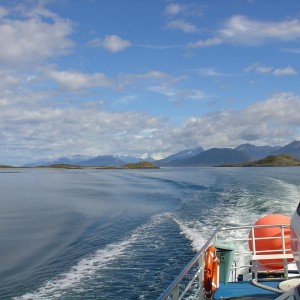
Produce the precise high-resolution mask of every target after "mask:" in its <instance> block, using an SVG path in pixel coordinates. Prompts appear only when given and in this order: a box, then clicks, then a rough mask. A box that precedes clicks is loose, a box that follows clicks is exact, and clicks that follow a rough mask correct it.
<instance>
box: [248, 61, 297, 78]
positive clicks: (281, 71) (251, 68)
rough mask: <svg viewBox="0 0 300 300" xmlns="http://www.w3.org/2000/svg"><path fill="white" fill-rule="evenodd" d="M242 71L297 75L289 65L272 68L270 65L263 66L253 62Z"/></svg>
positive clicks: (274, 74)
mask: <svg viewBox="0 0 300 300" xmlns="http://www.w3.org/2000/svg"><path fill="white" fill-rule="evenodd" d="M244 72H256V73H260V74H271V75H273V76H289V75H297V71H296V70H295V69H294V68H293V67H291V66H288V67H284V68H274V67H270V66H264V65H261V64H258V63H256V64H253V65H250V66H248V67H246V68H245V69H244Z"/></svg>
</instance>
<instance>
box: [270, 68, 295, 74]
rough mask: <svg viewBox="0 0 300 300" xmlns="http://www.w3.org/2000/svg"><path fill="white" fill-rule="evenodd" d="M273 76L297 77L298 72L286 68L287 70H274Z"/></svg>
mask: <svg viewBox="0 0 300 300" xmlns="http://www.w3.org/2000/svg"><path fill="white" fill-rule="evenodd" d="M273 75H275V76H286V75H297V71H296V70H295V69H294V68H292V67H286V68H282V69H276V70H274V72H273Z"/></svg>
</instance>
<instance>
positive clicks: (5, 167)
mask: <svg viewBox="0 0 300 300" xmlns="http://www.w3.org/2000/svg"><path fill="white" fill-rule="evenodd" d="M0 168H1V169H7V168H14V167H13V166H8V165H0Z"/></svg>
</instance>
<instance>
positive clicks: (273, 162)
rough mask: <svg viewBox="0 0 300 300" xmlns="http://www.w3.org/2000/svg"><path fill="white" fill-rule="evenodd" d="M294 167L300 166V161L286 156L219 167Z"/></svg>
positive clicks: (270, 156) (272, 156)
mask: <svg viewBox="0 0 300 300" xmlns="http://www.w3.org/2000/svg"><path fill="white" fill-rule="evenodd" d="M295 166H300V160H298V159H297V158H295V157H293V156H291V155H288V154H278V155H269V156H267V157H266V158H263V159H260V160H257V161H254V162H245V163H239V164H223V165H220V167H295Z"/></svg>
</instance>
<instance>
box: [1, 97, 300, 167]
mask: <svg viewBox="0 0 300 300" xmlns="http://www.w3.org/2000/svg"><path fill="white" fill-rule="evenodd" d="M169 93H170V94H172V92H169ZM173 95H174V94H173ZM48 96H49V95H48ZM187 96H188V97H190V99H193V98H198V99H199V98H201V97H202V95H201V91H200V92H199V91H193V93H189V95H187ZM46 97H47V95H36V93H33V92H32V93H28V94H26V95H24V94H22V93H19V94H18V95H15V97H14V101H10V97H7V98H5V97H4V96H3V95H1V96H0V106H1V109H0V138H1V143H0V155H1V163H11V164H13V163H14V164H22V163H25V162H29V161H32V160H38V159H41V158H45V157H49V156H56V157H57V156H63V155H71V154H76V153H77V154H78V153H79V154H86V155H101V154H119V155H124V154H130V155H136V156H141V155H142V154H143V153H146V152H147V153H149V154H154V153H160V154H161V155H163V154H165V155H166V154H171V153H174V152H176V151H179V150H182V149H184V148H191V147H196V146H200V145H201V146H203V147H204V148H211V147H235V146H237V145H239V144H242V143H245V142H251V143H254V144H257V145H263V144H270V145H275V144H280V145H284V144H286V143H288V142H290V141H292V140H293V139H294V138H295V136H297V129H298V128H299V127H300V115H299V113H298V112H299V110H300V97H299V96H296V95H293V94H289V93H282V94H276V95H273V96H272V97H270V98H269V99H266V100H265V101H262V102H259V103H256V104H253V105H251V106H249V107H246V108H245V109H244V110H240V111H235V110H223V111H216V112H213V113H208V114H205V115H202V116H197V114H196V112H195V114H194V117H190V118H188V119H186V120H185V122H184V123H183V124H182V125H179V126H178V127H170V125H168V123H167V122H168V120H162V119H160V118H158V117H153V116H150V115H148V114H145V113H140V112H105V111H103V110H101V108H100V107H98V106H85V107H59V105H58V106H57V107H55V106H53V107H50V106H49V105H47V106H45V105H44V104H43V103H44V102H43V101H41V100H42V99H43V98H44V99H46Z"/></svg>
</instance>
